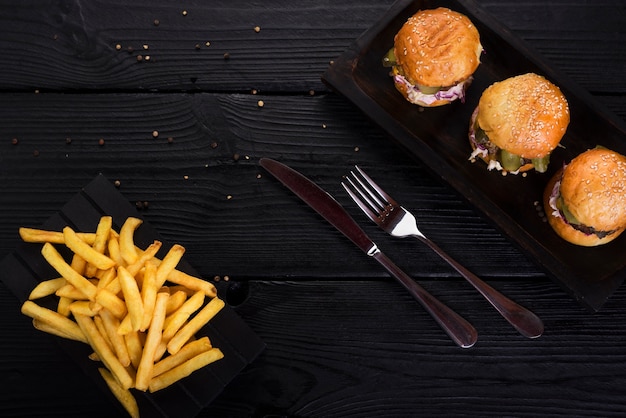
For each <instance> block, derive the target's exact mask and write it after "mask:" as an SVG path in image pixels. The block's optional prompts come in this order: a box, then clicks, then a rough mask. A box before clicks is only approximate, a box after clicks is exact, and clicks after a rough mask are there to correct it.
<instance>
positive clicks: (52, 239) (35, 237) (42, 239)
mask: <svg viewBox="0 0 626 418" xmlns="http://www.w3.org/2000/svg"><path fill="white" fill-rule="evenodd" d="M19 234H20V238H22V241H24V242H33V243H40V244H44V243H46V242H49V243H51V244H65V239H64V238H63V232H57V231H48V230H45V229H36V228H24V227H21V228H20V229H19ZM78 236H79V237H80V239H82V240H83V241H85V242H86V243H87V244H90V245H91V244H93V242H94V240H95V239H96V234H95V233H90V232H87V233H85V232H79V233H78Z"/></svg>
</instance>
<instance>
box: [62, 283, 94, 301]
mask: <svg viewBox="0 0 626 418" xmlns="http://www.w3.org/2000/svg"><path fill="white" fill-rule="evenodd" d="M54 294H55V295H57V296H58V297H63V298H68V299H72V300H89V298H87V296H85V294H84V293H83V292H81V291H80V290H78V289H77V288H75V287H74V286H72V285H71V284H69V283H68V284H66V285H65V286H63V287H60V288H59V289H58V290H57V291H56V292H55V293H54Z"/></svg>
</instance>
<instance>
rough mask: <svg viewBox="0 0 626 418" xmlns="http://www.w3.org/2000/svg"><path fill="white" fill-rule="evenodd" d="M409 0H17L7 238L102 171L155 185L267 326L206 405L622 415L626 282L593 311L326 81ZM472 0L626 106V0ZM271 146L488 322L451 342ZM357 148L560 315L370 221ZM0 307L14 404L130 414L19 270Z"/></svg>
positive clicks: (449, 247) (167, 234) (388, 182)
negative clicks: (90, 375)
mask: <svg viewBox="0 0 626 418" xmlns="http://www.w3.org/2000/svg"><path fill="white" fill-rule="evenodd" d="M392 4H393V1H392V0H383V1H381V0H359V1H358V2H355V1H330V0H317V1H299V2H290V1H285V0H264V1H249V0H248V1H245V0H229V1H224V0H213V1H211V2H203V1H195V0H192V1H188V2H184V3H178V2H170V1H165V0H158V1H145V0H138V1H133V2H128V1H123V0H116V1H114V2H105V1H90V2H84V1H83V2H80V1H76V0H44V1H41V2H33V1H16V0H0V10H1V11H2V12H0V27H1V28H2V29H1V30H0V68H2V71H1V74H0V179H1V180H2V182H1V183H0V184H1V185H0V209H2V210H1V211H0V257H4V256H6V255H7V254H9V253H10V252H12V251H13V249H14V248H15V247H16V245H17V243H18V239H19V238H18V236H17V229H18V227H19V226H22V225H28V226H37V225H39V224H41V223H42V222H43V221H45V220H46V219H47V218H49V217H50V216H52V215H53V214H55V213H57V212H58V210H59V209H60V208H61V207H62V206H63V205H64V204H65V202H67V201H68V200H69V199H70V198H72V197H73V196H74V195H75V194H76V193H77V192H78V191H79V190H80V189H81V188H82V187H84V186H85V185H87V184H88V183H89V182H90V181H91V180H92V179H93V178H94V177H95V176H96V175H98V174H99V173H102V174H104V175H105V176H106V177H107V178H108V179H110V180H111V181H116V180H117V181H119V182H120V186H119V190H120V192H121V193H122V194H123V195H124V196H125V197H126V198H127V199H128V201H129V202H131V203H133V204H134V203H135V202H142V204H141V206H142V209H138V211H139V212H138V213H140V214H141V215H143V216H144V217H145V218H146V219H147V220H148V221H149V222H150V223H151V224H152V225H153V226H154V227H155V228H156V229H157V230H158V231H159V233H160V234H161V235H162V236H163V237H164V239H166V240H167V241H171V242H179V243H182V244H184V245H185V246H187V248H188V250H187V253H186V255H185V257H186V260H187V261H188V262H189V263H190V264H191V265H192V266H193V267H195V268H196V269H197V270H198V271H199V273H200V274H201V275H203V276H204V277H206V278H209V279H210V278H212V277H213V276H215V275H218V276H220V277H223V276H225V275H229V276H230V280H229V281H224V280H221V281H219V282H217V286H218V288H219V291H220V294H221V295H223V296H224V298H225V299H226V300H227V301H228V302H229V303H230V304H231V305H233V306H234V307H235V309H236V310H237V312H238V313H239V315H241V317H242V318H243V319H244V320H245V321H246V322H247V323H248V324H249V325H250V326H251V327H252V328H253V329H254V331H255V332H256V333H257V334H258V335H259V336H260V337H261V338H262V339H263V340H264V342H265V343H266V344H267V349H266V350H265V351H264V353H263V354H262V356H261V357H260V358H259V359H258V360H257V361H256V362H255V363H253V364H252V365H251V366H250V367H249V368H247V369H246V370H244V371H243V372H242V373H241V374H240V375H239V376H238V377H237V378H236V379H235V380H234V381H233V382H231V384H229V385H228V386H227V387H226V389H225V390H224V392H223V393H222V395H221V396H220V397H218V398H217V399H216V400H215V401H214V403H213V404H212V405H211V406H210V407H209V408H207V409H206V410H204V411H203V412H202V414H201V415H200V416H202V417H209V416H219V417H233V418H239V417H242V418H243V417H253V418H261V417H267V418H270V417H271V418H274V417H371V416H381V417H399V416H425V417H428V416H442V415H443V416H481V417H482V416H487V417H488V416H494V417H495V416H497V417H500V416H515V417H518V416H519V417H536V416H553V417H557V416H558V417H571V416H588V417H618V416H624V414H625V413H626V402H625V398H624V396H623V394H622V391H621V388H622V387H623V386H624V385H625V384H626V370H625V368H626V366H625V364H626V361H625V358H624V349H623V347H624V345H625V344H626V333H625V332H624V323H625V322H626V318H625V315H626V311H625V310H624V306H625V304H626V290H625V289H624V288H623V286H622V288H620V289H619V290H618V291H617V293H616V294H614V295H613V296H612V297H611V298H610V299H609V301H608V302H607V304H606V305H605V306H604V308H603V309H602V311H600V312H599V313H597V314H595V315H591V314H589V312H588V311H586V310H585V309H584V308H582V307H581V306H580V305H579V304H577V303H576V302H575V301H574V300H572V299H571V298H570V297H569V296H568V295H567V294H566V293H565V292H563V290H562V289H560V288H559V287H558V286H557V285H555V284H554V283H552V282H551V281H550V280H549V278H547V277H546V276H545V274H544V273H543V271H542V269H541V266H536V265H534V264H533V263H532V262H530V261H529V260H528V259H527V258H526V257H525V256H524V255H523V254H522V253H520V252H519V251H518V250H517V249H516V248H515V247H514V246H512V245H511V244H510V243H509V241H508V240H507V239H506V238H505V237H503V236H502V234H500V233H499V231H498V230H496V229H494V228H493V227H492V226H491V225H490V223H489V220H487V219H484V218H483V217H482V216H480V215H479V214H478V213H477V212H476V211H474V210H473V209H472V207H470V206H468V205H467V204H466V203H465V202H464V201H463V199H462V198H461V197H460V196H459V195H457V194H456V193H454V192H453V191H452V190H451V189H450V188H449V187H448V186H447V185H446V184H445V182H444V180H443V179H441V178H438V177H436V176H433V175H432V174H431V173H430V172H429V171H428V170H427V169H426V168H425V166H424V164H423V163H420V162H419V161H415V160H413V159H411V158H409V157H408V156H406V155H404V154H403V152H402V151H401V150H400V149H398V148H397V147H396V146H394V145H393V143H392V142H390V141H389V139H388V138H387V137H385V135H384V134H383V133H382V131H381V130H380V129H379V128H378V127H377V126H375V125H374V124H373V123H372V122H370V121H369V120H368V119H367V118H366V117H365V116H364V115H363V114H361V113H360V112H359V111H358V110H357V108H356V107H355V106H354V105H353V104H352V103H349V102H348V101H347V100H345V99H343V98H342V97H339V96H338V95H336V94H334V93H333V92H331V91H329V90H328V88H327V87H326V86H325V85H324V84H322V82H321V81H320V76H321V74H322V73H323V71H324V70H325V69H326V68H327V66H328V64H329V62H330V61H331V60H332V59H334V58H335V57H337V56H338V55H339V54H341V53H342V52H343V51H345V50H346V48H348V46H349V45H350V44H351V43H352V42H353V41H354V40H355V39H356V38H357V37H358V36H359V35H360V34H361V33H362V32H363V31H365V30H366V29H368V28H369V27H370V26H371V25H372V24H374V23H375V22H376V21H377V20H378V19H379V17H380V16H381V15H382V14H384V13H385V12H386V11H387V10H388V9H389V7H390V6H391V5H392ZM477 4H478V5H479V6H480V7H481V8H483V10H484V11H485V12H486V13H490V14H492V15H493V16H494V17H495V18H496V19H498V20H499V21H501V22H502V23H503V24H504V25H506V26H507V27H508V28H509V29H510V30H511V32H512V33H513V34H514V35H516V36H519V37H520V38H521V39H523V40H524V41H526V42H527V43H528V44H529V45H530V46H531V47H532V48H534V49H536V50H537V51H539V52H540V53H541V54H542V55H543V56H545V57H546V59H547V60H548V61H549V62H551V63H553V64H554V65H555V66H556V67H557V68H558V69H559V70H560V71H561V72H563V73H565V74H567V75H568V76H570V77H571V78H572V79H573V80H574V81H575V82H576V83H578V84H580V85H581V86H582V87H583V88H585V89H587V90H588V91H590V92H591V93H592V94H593V97H594V98H595V99H596V100H597V101H598V102H599V103H601V105H603V106H605V107H606V108H607V109H609V110H610V111H612V112H614V113H615V114H617V115H618V116H619V117H620V118H622V119H624V120H626V101H625V100H624V95H625V94H626V91H625V89H626V84H625V83H624V78H623V74H624V69H626V50H625V49H624V48H625V46H624V45H625V43H624V40H625V39H624V38H625V37H626V29H625V28H626V26H625V25H624V21H625V16H626V10H625V6H624V4H623V2H621V1H619V0H600V1H594V2H588V1H584V0H566V1H564V0H547V1H542V2H537V1H525V0H500V1H495V0H480V1H477ZM183 11H187V15H186V16H185V15H183ZM155 19H156V20H158V24H155ZM256 26H258V27H259V31H258V32H257V31H255V27H256ZM207 41H208V42H210V45H209V46H207V45H206V42H207ZM118 44H119V45H120V49H119V50H118V49H117V48H116V47H117V45H118ZM144 45H146V46H147V47H148V49H144V47H143V46H144ZM129 46H130V47H132V48H133V50H132V51H131V52H129V51H128V50H127V48H128V47H129ZM225 53H228V54H229V55H228V58H227V59H225V57H224V54H225ZM138 55H142V60H141V61H138V60H137V56H138ZM146 55H149V56H150V59H149V60H146V59H145V56H146ZM252 90H256V91H257V94H252ZM259 100H262V101H263V106H262V107H260V106H259V104H258V102H259ZM154 131H157V132H158V135H156V137H155V136H154V135H153V132H154ZM170 137H171V138H172V140H171V141H169V140H168V138H170ZM68 138H69V139H70V141H68ZM13 139H16V140H17V144H15V145H14V144H13V143H12V142H13ZM100 140H102V144H101V142H100ZM260 157H272V158H277V159H280V160H281V161H283V162H285V163H287V164H289V165H290V166H292V167H294V168H296V169H298V170H300V171H301V172H303V173H304V174H306V175H307V176H309V177H310V178H312V179H313V180H315V181H316V182H318V183H319V184H320V185H321V186H322V187H324V188H325V189H326V190H328V191H329V192H331V193H332V194H334V195H335V196H336V197H337V198H338V200H339V201H340V203H342V204H344V205H345V206H346V208H347V209H348V211H349V212H350V213H351V214H352V215H353V216H354V217H355V218H356V219H357V220H358V221H359V223H360V224H361V225H363V226H364V228H365V230H366V231H367V232H368V234H370V235H371V236H372V238H374V240H375V241H377V242H378V243H379V245H380V246H381V248H383V250H385V252H386V253H388V254H389V255H390V256H391V258H393V259H394V261H397V263H398V264H399V265H400V266H401V267H403V268H406V270H407V271H408V272H409V273H410V274H411V275H412V276H413V277H415V278H416V279H417V280H418V281H419V282H420V283H421V284H422V285H423V286H424V287H425V288H427V289H428V290H429V291H431V292H432V293H433V294H434V295H436V296H437V297H439V298H441V299H442V300H443V301H444V302H445V303H447V304H449V305H450V306H451V307H453V308H454V309H456V310H457V311H458V312H459V313H461V314H462V315H463V316H465V317H466V318H467V319H468V320H470V321H471V322H472V323H474V325H475V326H476V327H477V329H478V331H479V342H478V344H477V345H476V346H475V347H474V348H472V349H471V350H462V349H459V348H457V347H456V346H454V344H453V343H451V342H450V341H449V339H448V338H447V337H446V336H445V334H444V333H443V332H442V331H441V330H440V329H439V328H438V327H437V325H436V324H435V323H434V322H433V321H432V320H431V319H430V318H429V317H428V316H427V315H426V314H425V312H424V311H423V310H422V309H421V308H420V306H419V305H418V304H417V303H416V302H415V301H414V300H413V299H412V298H411V297H410V296H409V295H408V294H407V293H406V292H405V291H404V290H403V289H402V288H401V287H399V286H398V285H397V284H396V283H395V282H394V281H393V280H391V279H389V278H388V277H387V275H386V274H385V273H384V272H383V271H382V270H380V269H379V267H378V266H377V265H376V264H374V263H373V262H372V261H371V260H368V259H367V258H366V257H365V256H364V255H363V254H361V253H360V252H359V251H358V250H357V249H355V248H354V247H353V246H352V244H351V243H350V242H348V241H347V240H346V239H345V238H343V236H341V235H340V234H339V233H338V232H336V231H335V230H334V229H332V227H330V226H328V225H326V224H325V223H324V221H323V220H322V219H321V218H320V217H319V216H318V215H316V214H315V213H313V212H312V211H311V210H310V209H309V208H308V207H307V206H305V205H304V204H303V203H301V202H300V201H299V200H298V199H297V198H296V197H294V196H292V195H290V194H289V193H288V192H287V191H286V190H285V189H284V188H283V187H282V186H281V185H280V184H279V183H277V182H276V181H274V180H273V179H272V178H270V177H269V176H268V175H266V174H265V173H264V172H263V171H262V170H261V169H260V168H259V167H258V166H257V161H258V159H259V158H260ZM353 164H359V165H360V166H362V167H363V168H365V169H366V170H367V171H368V172H369V173H370V174H371V175H372V176H373V177H375V178H376V180H377V181H378V182H379V183H380V184H382V185H384V186H385V188H386V189H388V191H389V192H390V193H391V194H392V195H393V196H395V197H396V198H397V199H398V200H401V201H402V203H403V204H404V205H405V206H407V207H408V208H409V209H411V210H412V211H414V212H415V213H416V214H417V215H418V218H419V219H420V222H421V225H422V226H423V229H424V231H425V232H426V233H427V234H428V235H429V236H430V237H431V238H433V239H434V240H435V241H436V242H437V243H438V244H439V245H440V246H441V247H442V248H444V249H445V250H446V251H448V252H450V254H451V255H453V256H454V257H455V258H457V259H458V260H459V261H460V262H462V263H463V264H464V265H466V266H467V267H468V268H469V269H471V270H472V271H474V272H475V273H477V274H478V275H480V276H483V277H485V278H486V280H487V281H488V282H489V283H490V284H492V285H493V286H494V287H496V288H497V289H499V290H501V291H502V292H503V293H505V294H507V295H508V296H510V297H511V298H512V299H514V300H516V301H517V302H519V303H521V304H524V305H526V306H528V307H529V308H531V309H532V310H533V311H535V312H536V313H537V314H538V315H539V316H540V317H542V319H543V320H544V322H545V325H546V333H545V335H544V336H543V337H541V338H540V339H537V340H527V339H525V338H523V337H521V336H519V335H518V334H517V333H516V332H515V331H514V330H513V329H512V328H511V327H510V326H509V325H508V324H507V323H506V322H505V321H504V320H502V319H501V318H500V317H499V316H498V315H497V314H496V313H495V311H494V310H493V309H492V308H491V307H490V306H489V305H488V304H487V303H486V302H485V301H484V300H482V299H481V298H480V296H479V295H478V294H477V293H476V292H475V291H474V290H473V289H472V288H471V287H470V286H469V285H468V284H466V283H465V282H464V281H463V280H462V279H461V278H460V277H458V275H457V274H456V273H455V272H454V271H453V270H452V269H451V268H450V267H448V266H447V265H446V264H445V263H443V262H442V261H441V260H439V259H438V257H437V256H436V255H434V254H433V253H432V252H431V251H430V250H429V249H428V248H426V247H424V246H423V245H421V244H419V243H418V242H413V241H407V240H392V239H390V238H389V237H387V236H386V235H385V234H384V233H383V232H382V231H379V230H378V229H376V228H375V226H374V225H371V224H369V223H368V222H367V221H366V219H365V218H364V217H363V216H362V215H361V214H360V213H359V212H358V210H357V209H356V207H355V206H353V204H351V202H350V201H349V199H348V198H347V196H346V195H345V194H344V193H343V191H342V189H341V187H340V184H339V182H340V180H341V177H342V175H344V174H345V173H346V172H347V170H349V168H350V167H351V166H352V165H353ZM143 202H147V203H148V208H147V209H146V208H143ZM0 317H2V318H3V321H2V325H1V326H0V376H2V386H1V387H2V389H3V390H1V391H0V415H1V416H7V417H10V416H14V417H17V416H19V417H26V416H63V417H84V416H90V417H115V416H124V414H123V412H122V411H120V410H119V408H118V407H117V406H116V404H115V402H112V401H111V399H110V397H108V396H106V395H103V393H102V392H100V390H99V389H98V388H97V387H96V386H92V385H89V384H86V383H85V382H86V376H84V375H83V374H82V372H81V370H80V369H79V367H78V366H77V365H76V364H75V363H74V362H73V361H72V360H71V359H68V358H67V357H66V355H65V352H64V351H63V350H61V349H60V347H59V346H58V345H57V343H56V342H55V340H54V338H52V337H49V336H47V335H43V334H42V333H40V332H38V331H36V330H34V329H33V328H32V326H31V323H30V320H29V319H28V318H26V317H24V316H22V315H20V314H19V304H18V302H17V299H16V298H15V297H14V296H13V295H12V294H11V293H10V291H9V290H8V289H7V288H6V286H5V285H4V284H3V283H0ZM74 393H76V394H78V395H77V396H73V395H72V394H74Z"/></svg>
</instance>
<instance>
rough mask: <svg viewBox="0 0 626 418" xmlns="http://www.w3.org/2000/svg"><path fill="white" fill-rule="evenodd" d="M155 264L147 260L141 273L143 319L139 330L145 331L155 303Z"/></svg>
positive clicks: (156, 288) (150, 319) (157, 289)
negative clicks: (142, 273)
mask: <svg viewBox="0 0 626 418" xmlns="http://www.w3.org/2000/svg"><path fill="white" fill-rule="evenodd" d="M156 271H157V267H156V264H154V263H153V262H149V263H148V264H146V270H145V271H144V275H143V285H142V287H141V300H142V301H143V321H142V323H141V328H140V329H139V330H140V331H145V330H147V329H148V327H149V326H150V322H151V321H152V313H153V312H154V304H155V303H156V297H157V292H158V291H159V288H158V287H157V285H156Z"/></svg>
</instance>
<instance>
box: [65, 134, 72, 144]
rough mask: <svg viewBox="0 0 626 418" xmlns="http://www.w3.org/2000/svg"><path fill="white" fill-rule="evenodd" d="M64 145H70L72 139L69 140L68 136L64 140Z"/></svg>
mask: <svg viewBox="0 0 626 418" xmlns="http://www.w3.org/2000/svg"><path fill="white" fill-rule="evenodd" d="M65 143H66V144H68V145H69V144H71V143H72V138H70V137H69V136H68V137H67V138H65Z"/></svg>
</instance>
